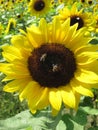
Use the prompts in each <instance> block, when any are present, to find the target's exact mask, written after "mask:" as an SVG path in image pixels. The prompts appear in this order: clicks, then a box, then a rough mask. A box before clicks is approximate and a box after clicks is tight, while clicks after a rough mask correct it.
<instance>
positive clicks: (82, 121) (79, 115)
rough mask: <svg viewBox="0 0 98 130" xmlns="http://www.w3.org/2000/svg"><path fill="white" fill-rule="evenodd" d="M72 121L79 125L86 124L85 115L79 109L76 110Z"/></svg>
mask: <svg viewBox="0 0 98 130" xmlns="http://www.w3.org/2000/svg"><path fill="white" fill-rule="evenodd" d="M72 119H73V120H74V121H75V122H77V123H78V124H80V125H85V124H86V123H87V114H86V112H84V111H83V110H81V109H78V111H77V113H76V115H75V116H73V117H72Z"/></svg>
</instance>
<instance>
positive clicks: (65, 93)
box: [61, 85, 76, 108]
mask: <svg viewBox="0 0 98 130" xmlns="http://www.w3.org/2000/svg"><path fill="white" fill-rule="evenodd" d="M61 95H62V99H63V102H64V104H65V105H67V106H69V107H71V108H75V107H76V99H75V95H74V92H73V91H72V89H71V87H70V86H69V85H68V86H66V87H64V88H62V90H61Z"/></svg>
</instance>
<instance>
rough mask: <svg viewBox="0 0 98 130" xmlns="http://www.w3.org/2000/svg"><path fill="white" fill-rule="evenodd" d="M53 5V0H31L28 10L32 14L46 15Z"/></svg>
mask: <svg viewBox="0 0 98 130" xmlns="http://www.w3.org/2000/svg"><path fill="white" fill-rule="evenodd" d="M50 6H51V0H47V1H46V0H31V1H30V2H29V4H28V11H29V12H31V14H32V15H34V16H37V17H39V16H40V15H45V14H46V13H47V12H48V11H49V9H50Z"/></svg>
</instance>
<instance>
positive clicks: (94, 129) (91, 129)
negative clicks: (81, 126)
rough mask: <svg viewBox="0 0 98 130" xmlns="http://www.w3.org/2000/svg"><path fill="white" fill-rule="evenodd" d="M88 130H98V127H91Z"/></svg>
mask: <svg viewBox="0 0 98 130" xmlns="http://www.w3.org/2000/svg"><path fill="white" fill-rule="evenodd" d="M88 130H98V126H97V127H90V128H88Z"/></svg>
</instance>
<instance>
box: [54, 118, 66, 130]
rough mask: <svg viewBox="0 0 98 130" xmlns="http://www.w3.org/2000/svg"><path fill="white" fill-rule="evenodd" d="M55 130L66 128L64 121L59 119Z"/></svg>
mask: <svg viewBox="0 0 98 130" xmlns="http://www.w3.org/2000/svg"><path fill="white" fill-rule="evenodd" d="M56 130H66V125H65V123H64V121H62V120H60V121H59V123H58V125H57V127H56Z"/></svg>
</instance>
